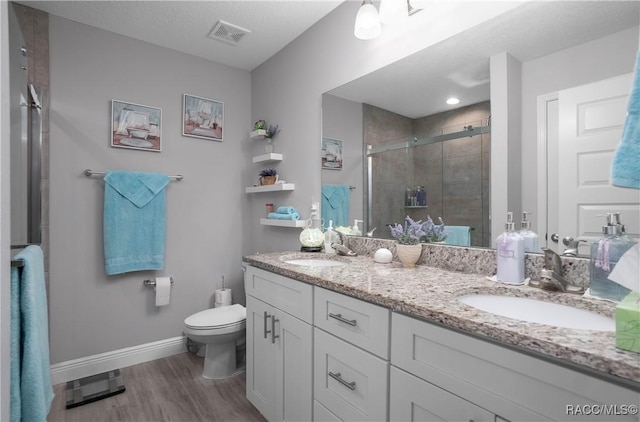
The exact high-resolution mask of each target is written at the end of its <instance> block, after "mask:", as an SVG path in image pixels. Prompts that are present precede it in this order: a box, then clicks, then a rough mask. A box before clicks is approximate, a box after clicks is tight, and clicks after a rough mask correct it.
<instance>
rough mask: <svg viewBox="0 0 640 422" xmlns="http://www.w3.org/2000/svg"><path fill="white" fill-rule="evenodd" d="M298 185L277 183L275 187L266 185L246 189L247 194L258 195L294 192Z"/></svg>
mask: <svg viewBox="0 0 640 422" xmlns="http://www.w3.org/2000/svg"><path fill="white" fill-rule="evenodd" d="M295 188H296V185H294V184H293V183H276V184H274V185H266V186H251V187H248V188H245V189H244V191H245V193H258V192H277V191H283V190H294V189H295Z"/></svg>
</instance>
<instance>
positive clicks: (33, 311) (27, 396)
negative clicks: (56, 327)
mask: <svg viewBox="0 0 640 422" xmlns="http://www.w3.org/2000/svg"><path fill="white" fill-rule="evenodd" d="M15 259H21V260H23V261H24V266H23V267H22V273H20V270H19V269H18V268H15V267H13V268H11V299H10V301H11V346H10V350H11V412H10V413H11V421H20V420H22V421H46V420H47V414H48V413H49V409H50V408H51V401H52V400H53V396H54V394H53V387H52V385H51V369H50V366H49V320H48V310H47V293H46V292H47V291H46V287H45V281H44V258H43V254H42V249H41V248H40V247H39V246H34V245H32V246H28V247H27V248H26V249H24V250H23V251H22V252H20V253H19V254H17V255H16V256H15ZM16 309H17V310H16ZM16 330H17V332H16Z"/></svg>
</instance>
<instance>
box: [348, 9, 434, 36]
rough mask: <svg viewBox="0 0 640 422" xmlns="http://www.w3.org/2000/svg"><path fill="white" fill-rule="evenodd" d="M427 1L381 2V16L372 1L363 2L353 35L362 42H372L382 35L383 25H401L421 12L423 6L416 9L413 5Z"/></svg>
mask: <svg viewBox="0 0 640 422" xmlns="http://www.w3.org/2000/svg"><path fill="white" fill-rule="evenodd" d="M417 1H422V2H424V1H425V0H380V14H378V9H376V7H375V6H374V5H373V3H372V0H363V2H362V6H360V9H359V10H358V14H357V15H356V24H355V29H354V31H353V34H354V35H355V36H356V38H359V39H361V40H372V39H374V38H376V37H377V36H378V35H380V34H381V33H382V25H381V23H384V24H385V25H394V24H399V23H402V22H404V21H406V20H407V18H409V16H411V15H413V14H414V13H416V12H418V11H420V9H422V7H423V6H421V7H416V6H414V5H413V3H415V2H417Z"/></svg>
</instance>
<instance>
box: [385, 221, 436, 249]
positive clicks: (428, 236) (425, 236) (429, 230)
mask: <svg viewBox="0 0 640 422" xmlns="http://www.w3.org/2000/svg"><path fill="white" fill-rule="evenodd" d="M438 220H439V223H440V224H435V223H434V222H433V220H432V219H431V217H430V216H427V221H425V222H424V223H423V222H422V220H418V221H415V220H413V219H412V218H411V217H409V216H407V217H406V218H405V220H404V225H402V224H398V223H396V224H395V225H391V224H390V225H389V230H390V231H391V236H392V237H394V238H395V239H396V240H397V241H398V243H400V244H402V245H415V244H418V243H421V242H425V243H428V242H441V241H443V240H444V239H445V237H446V236H447V235H446V233H445V232H444V227H445V226H444V221H442V218H438Z"/></svg>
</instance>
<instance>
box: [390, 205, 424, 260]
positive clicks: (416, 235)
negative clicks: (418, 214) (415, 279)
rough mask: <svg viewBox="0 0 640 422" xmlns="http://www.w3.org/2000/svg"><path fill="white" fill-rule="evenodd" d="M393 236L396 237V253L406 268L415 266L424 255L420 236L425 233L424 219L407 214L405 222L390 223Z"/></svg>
mask: <svg viewBox="0 0 640 422" xmlns="http://www.w3.org/2000/svg"><path fill="white" fill-rule="evenodd" d="M389 230H391V236H393V237H394V238H395V239H396V242H397V243H396V254H397V255H398V259H399V260H400V262H402V266H403V267H405V268H414V267H415V266H416V262H418V260H419V259H420V255H422V244H421V243H420V238H421V237H423V236H424V235H425V232H424V230H423V229H422V221H414V220H413V219H412V218H411V217H409V216H407V217H406V218H405V220H404V225H403V224H398V223H396V224H395V225H389Z"/></svg>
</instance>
